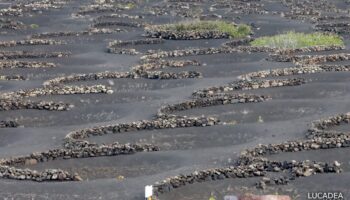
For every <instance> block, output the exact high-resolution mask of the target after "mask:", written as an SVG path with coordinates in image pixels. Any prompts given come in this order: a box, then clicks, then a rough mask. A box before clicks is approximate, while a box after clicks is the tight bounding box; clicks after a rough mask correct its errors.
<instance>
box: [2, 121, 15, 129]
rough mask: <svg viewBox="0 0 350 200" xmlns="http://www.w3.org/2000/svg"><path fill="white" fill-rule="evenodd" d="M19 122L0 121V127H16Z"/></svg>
mask: <svg viewBox="0 0 350 200" xmlns="http://www.w3.org/2000/svg"><path fill="white" fill-rule="evenodd" d="M18 126H19V124H18V123H17V122H15V121H0V128H17V127H18Z"/></svg>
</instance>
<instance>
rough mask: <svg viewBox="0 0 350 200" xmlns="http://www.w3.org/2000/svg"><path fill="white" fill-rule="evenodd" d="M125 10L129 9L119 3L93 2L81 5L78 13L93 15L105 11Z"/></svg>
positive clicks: (117, 11)
mask: <svg viewBox="0 0 350 200" xmlns="http://www.w3.org/2000/svg"><path fill="white" fill-rule="evenodd" d="M123 10H127V8H125V7H122V6H121V5H117V4H109V3H105V4H91V5H87V6H82V7H80V10H79V11H78V12H77V15H91V14H98V13H105V12H112V13H120V12H121V11H123Z"/></svg>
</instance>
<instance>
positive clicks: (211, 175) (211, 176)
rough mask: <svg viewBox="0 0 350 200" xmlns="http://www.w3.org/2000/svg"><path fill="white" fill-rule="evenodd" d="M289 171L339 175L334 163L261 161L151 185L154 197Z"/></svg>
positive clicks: (308, 174)
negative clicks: (211, 183) (205, 184)
mask: <svg viewBox="0 0 350 200" xmlns="http://www.w3.org/2000/svg"><path fill="white" fill-rule="evenodd" d="M277 168H278V170H279V171H289V172H291V174H292V176H293V177H305V176H310V175H312V174H316V173H325V172H326V173H339V172H340V168H339V166H338V165H337V164H336V163H333V164H329V163H323V162H308V161H303V162H296V161H289V162H288V161H284V162H277V161H267V160H263V161H260V162H257V163H254V164H251V165H245V166H236V167H234V166H232V167H227V168H214V169H208V170H201V171H195V172H193V173H191V174H187V175H178V176H174V177H170V178H168V179H166V180H164V181H162V182H157V183H155V184H154V185H153V190H154V195H155V196H157V195H159V194H161V193H165V192H169V191H171V190H173V189H176V188H179V187H183V186H185V185H189V184H193V183H201V182H206V181H216V180H222V179H227V178H249V177H261V176H264V175H265V174H266V172H270V171H275V170H277Z"/></svg>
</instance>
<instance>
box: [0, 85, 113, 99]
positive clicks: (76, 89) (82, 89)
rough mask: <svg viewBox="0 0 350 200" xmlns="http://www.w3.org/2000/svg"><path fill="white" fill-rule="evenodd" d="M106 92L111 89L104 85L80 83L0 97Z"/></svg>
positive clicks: (17, 92) (12, 93)
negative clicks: (79, 84) (78, 84)
mask: <svg viewBox="0 0 350 200" xmlns="http://www.w3.org/2000/svg"><path fill="white" fill-rule="evenodd" d="M98 93H106V94H112V93H113V90H112V89H111V88H110V87H108V86H105V85H92V86H87V85H82V86H75V85H73V86H69V85H66V86H65V85H63V86H51V87H44V88H34V89H27V90H18V91H15V92H8V93H3V94H1V95H0V99H13V98H24V97H37V96H45V95H70V94H98Z"/></svg>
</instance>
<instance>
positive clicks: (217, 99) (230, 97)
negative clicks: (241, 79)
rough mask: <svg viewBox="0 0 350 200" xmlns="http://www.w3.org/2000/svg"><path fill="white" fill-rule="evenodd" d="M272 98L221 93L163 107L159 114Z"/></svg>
mask: <svg viewBox="0 0 350 200" xmlns="http://www.w3.org/2000/svg"><path fill="white" fill-rule="evenodd" d="M268 99H270V97H268V96H263V95H262V96H259V95H247V94H219V95H215V96H211V97H208V98H198V99H194V100H190V101H185V102H182V103H178V104H172V105H167V106H164V107H162V108H161V109H160V110H159V114H160V115H162V114H165V113H172V112H175V111H182V110H189V109H193V108H201V107H208V106H214V105H226V104H237V103H258V102H263V101H266V100H268Z"/></svg>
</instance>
